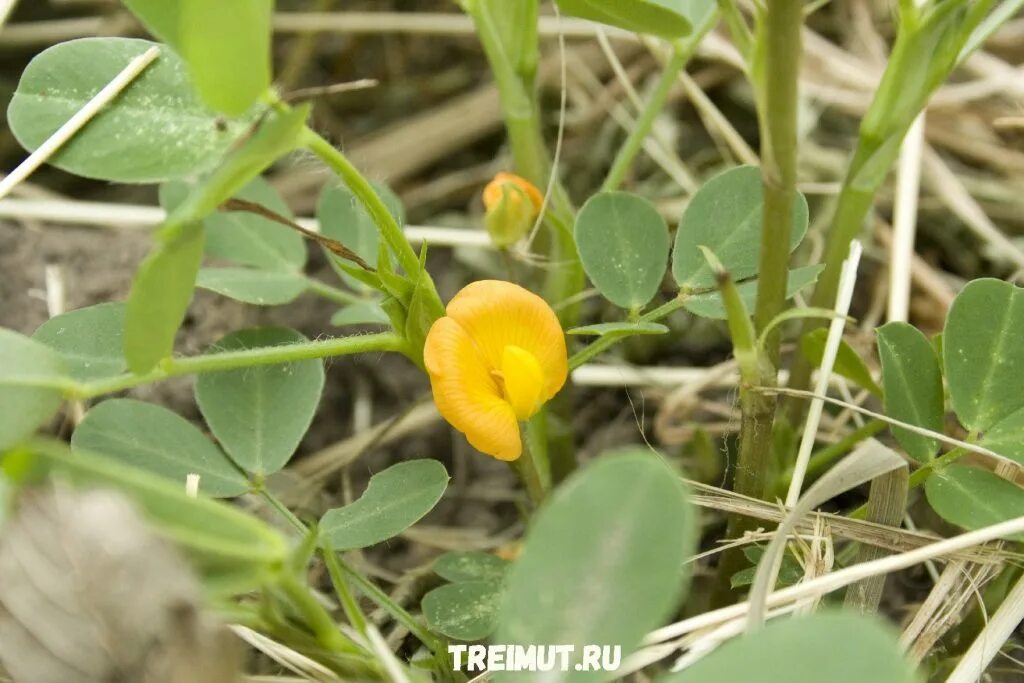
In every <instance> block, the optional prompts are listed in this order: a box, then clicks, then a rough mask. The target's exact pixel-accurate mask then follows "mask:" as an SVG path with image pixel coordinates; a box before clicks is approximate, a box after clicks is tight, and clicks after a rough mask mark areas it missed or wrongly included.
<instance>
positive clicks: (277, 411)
mask: <svg viewBox="0 0 1024 683" xmlns="http://www.w3.org/2000/svg"><path fill="white" fill-rule="evenodd" d="M303 341H306V338H305V337H304V336H302V335H301V334H299V333H298V332H296V331H295V330H289V329H285V328H261V329H254V330H240V331H238V332H232V333H231V334H229V335H227V336H226V337H224V338H223V339H221V340H220V341H219V342H217V343H216V344H215V345H214V346H213V347H211V349H210V351H212V352H214V353H216V352H220V351H232V350H239V349H252V348H260V347H268V346H286V345H288V344H294V343H296V342H303ZM323 386H324V366H323V362H322V361H320V360H319V359H315V358H314V359H308V360H299V361H294V362H291V363H279V364H276V365H261V366H258V367H250V368H240V369H237V370H224V371H221V372H211V373H205V374H202V375H200V376H199V378H198V379H197V380H196V388H195V394H196V403H198V404H199V411H200V412H201V413H202V414H203V417H204V418H205V419H206V424H208V425H209V427H210V431H212V432H213V434H214V436H216V437H217V440H218V441H220V444H221V446H222V447H223V448H224V450H226V451H227V453H228V455H230V456H231V459H232V460H234V461H235V462H236V463H237V464H238V466H239V467H241V468H242V469H244V470H245V471H246V472H251V473H253V474H256V475H267V474H272V473H273V472H276V471H278V470H280V469H281V468H282V467H284V466H285V465H286V464H288V460H289V459H290V458H291V457H292V454H293V453H295V449H296V448H298V446H299V442H300V441H301V440H302V437H303V436H304V435H305V433H306V430H308V429H309V425H310V423H311V422H312V421H313V414H314V413H315V412H316V408H317V404H319V403H320V393H321V391H322V390H323Z"/></svg>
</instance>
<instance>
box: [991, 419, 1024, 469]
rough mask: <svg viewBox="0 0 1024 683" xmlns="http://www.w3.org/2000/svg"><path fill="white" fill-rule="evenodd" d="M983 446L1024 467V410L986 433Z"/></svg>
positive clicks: (1000, 422) (1003, 420)
mask: <svg viewBox="0 0 1024 683" xmlns="http://www.w3.org/2000/svg"><path fill="white" fill-rule="evenodd" d="M981 445H983V446H985V448H989V449H991V450H993V451H995V452H996V453H998V454H999V455H1002V456H1005V457H1007V458H1011V459H1013V460H1016V461H1017V462H1019V463H1021V464H1022V465H1024V408H1022V409H1021V410H1018V411H1016V412H1013V413H1010V414H1009V415H1007V416H1006V417H1004V418H1003V419H1002V420H1000V421H999V422H997V423H996V424H995V426H993V427H992V429H990V430H988V431H987V432H985V434H984V435H983V436H982V437H981Z"/></svg>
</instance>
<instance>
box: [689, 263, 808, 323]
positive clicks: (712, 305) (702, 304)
mask: <svg viewBox="0 0 1024 683" xmlns="http://www.w3.org/2000/svg"><path fill="white" fill-rule="evenodd" d="M822 268H823V266H821V265H814V266H801V267H800V268H794V269H793V270H791V271H789V282H788V284H787V285H786V298H787V299H789V298H792V297H794V296H796V293H797V292H799V291H800V290H801V289H803V288H804V287H807V286H808V285H810V284H812V283H814V282H815V281H817V279H818V275H819V274H820V273H821V271H822ZM736 289H737V290H739V293H740V298H741V299H742V300H743V303H744V305H746V307H747V310H751V309H753V308H754V306H755V305H756V303H757V280H748V281H746V282H741V283H739V284H737V285H736ZM683 307H684V308H685V309H686V310H688V311H689V312H690V313H693V314H694V315H699V316H700V317H702V318H713V319H715V320H725V306H723V305H722V295H721V294H720V293H719V292H718V291H713V292H704V293H702V294H692V295H690V296H688V297H687V298H686V303H685V304H683Z"/></svg>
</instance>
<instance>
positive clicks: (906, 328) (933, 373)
mask: <svg viewBox="0 0 1024 683" xmlns="http://www.w3.org/2000/svg"><path fill="white" fill-rule="evenodd" d="M877 334H878V356H879V358H880V359H881V361H882V386H883V387H885V414H886V415H888V416H889V417H892V418H895V419H897V420H900V421H901V422H909V423H910V424H912V425H916V426H918V427H924V428H925V429H930V430H932V431H934V432H939V433H941V432H942V428H943V417H944V410H943V394H942V373H941V371H940V370H939V361H938V359H937V358H936V357H935V351H934V349H932V345H931V343H930V342H929V341H928V338H927V337H925V336H924V334H922V333H921V332H920V330H918V329H917V328H916V327H913V326H912V325H908V324H907V323H902V322H891V323H888V324H886V325H883V326H882V327H879V328H878V332H877ZM891 429H892V435H893V436H894V437H896V440H897V441H899V442H900V445H901V446H903V450H905V451H906V452H907V455H909V456H910V457H911V458H913V459H914V460H916V461H917V462H928V461H929V460H931V459H932V458H934V457H935V453H936V452H937V451H938V450H939V442H938V441H937V440H936V439H934V438H932V437H927V436H922V435H920V434H915V433H914V432H911V431H908V430H906V429H898V428H895V427H892V428H891Z"/></svg>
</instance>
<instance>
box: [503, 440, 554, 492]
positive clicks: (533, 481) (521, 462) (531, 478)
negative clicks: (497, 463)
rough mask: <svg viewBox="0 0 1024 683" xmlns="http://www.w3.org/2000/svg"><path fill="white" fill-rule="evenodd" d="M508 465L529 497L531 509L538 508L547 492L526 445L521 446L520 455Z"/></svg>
mask: <svg viewBox="0 0 1024 683" xmlns="http://www.w3.org/2000/svg"><path fill="white" fill-rule="evenodd" d="M510 464H511V465H512V468H513V469H514V470H515V471H516V473H517V474H518V475H519V478H520V479H521V480H522V482H523V485H524V486H525V487H526V493H527V494H528V495H529V496H530V502H531V503H533V507H534V508H538V507H540V504H541V503H542V502H544V496H545V495H546V493H547V490H546V487H545V486H544V480H543V479H542V478H541V474H540V471H539V470H538V469H537V463H536V462H535V461H534V459H533V454H532V453H531V452H530V448H529V445H528V444H526V443H524V444H523V453H522V455H520V456H519V458H518V459H517V460H514V461H513V462H512V463H510Z"/></svg>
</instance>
